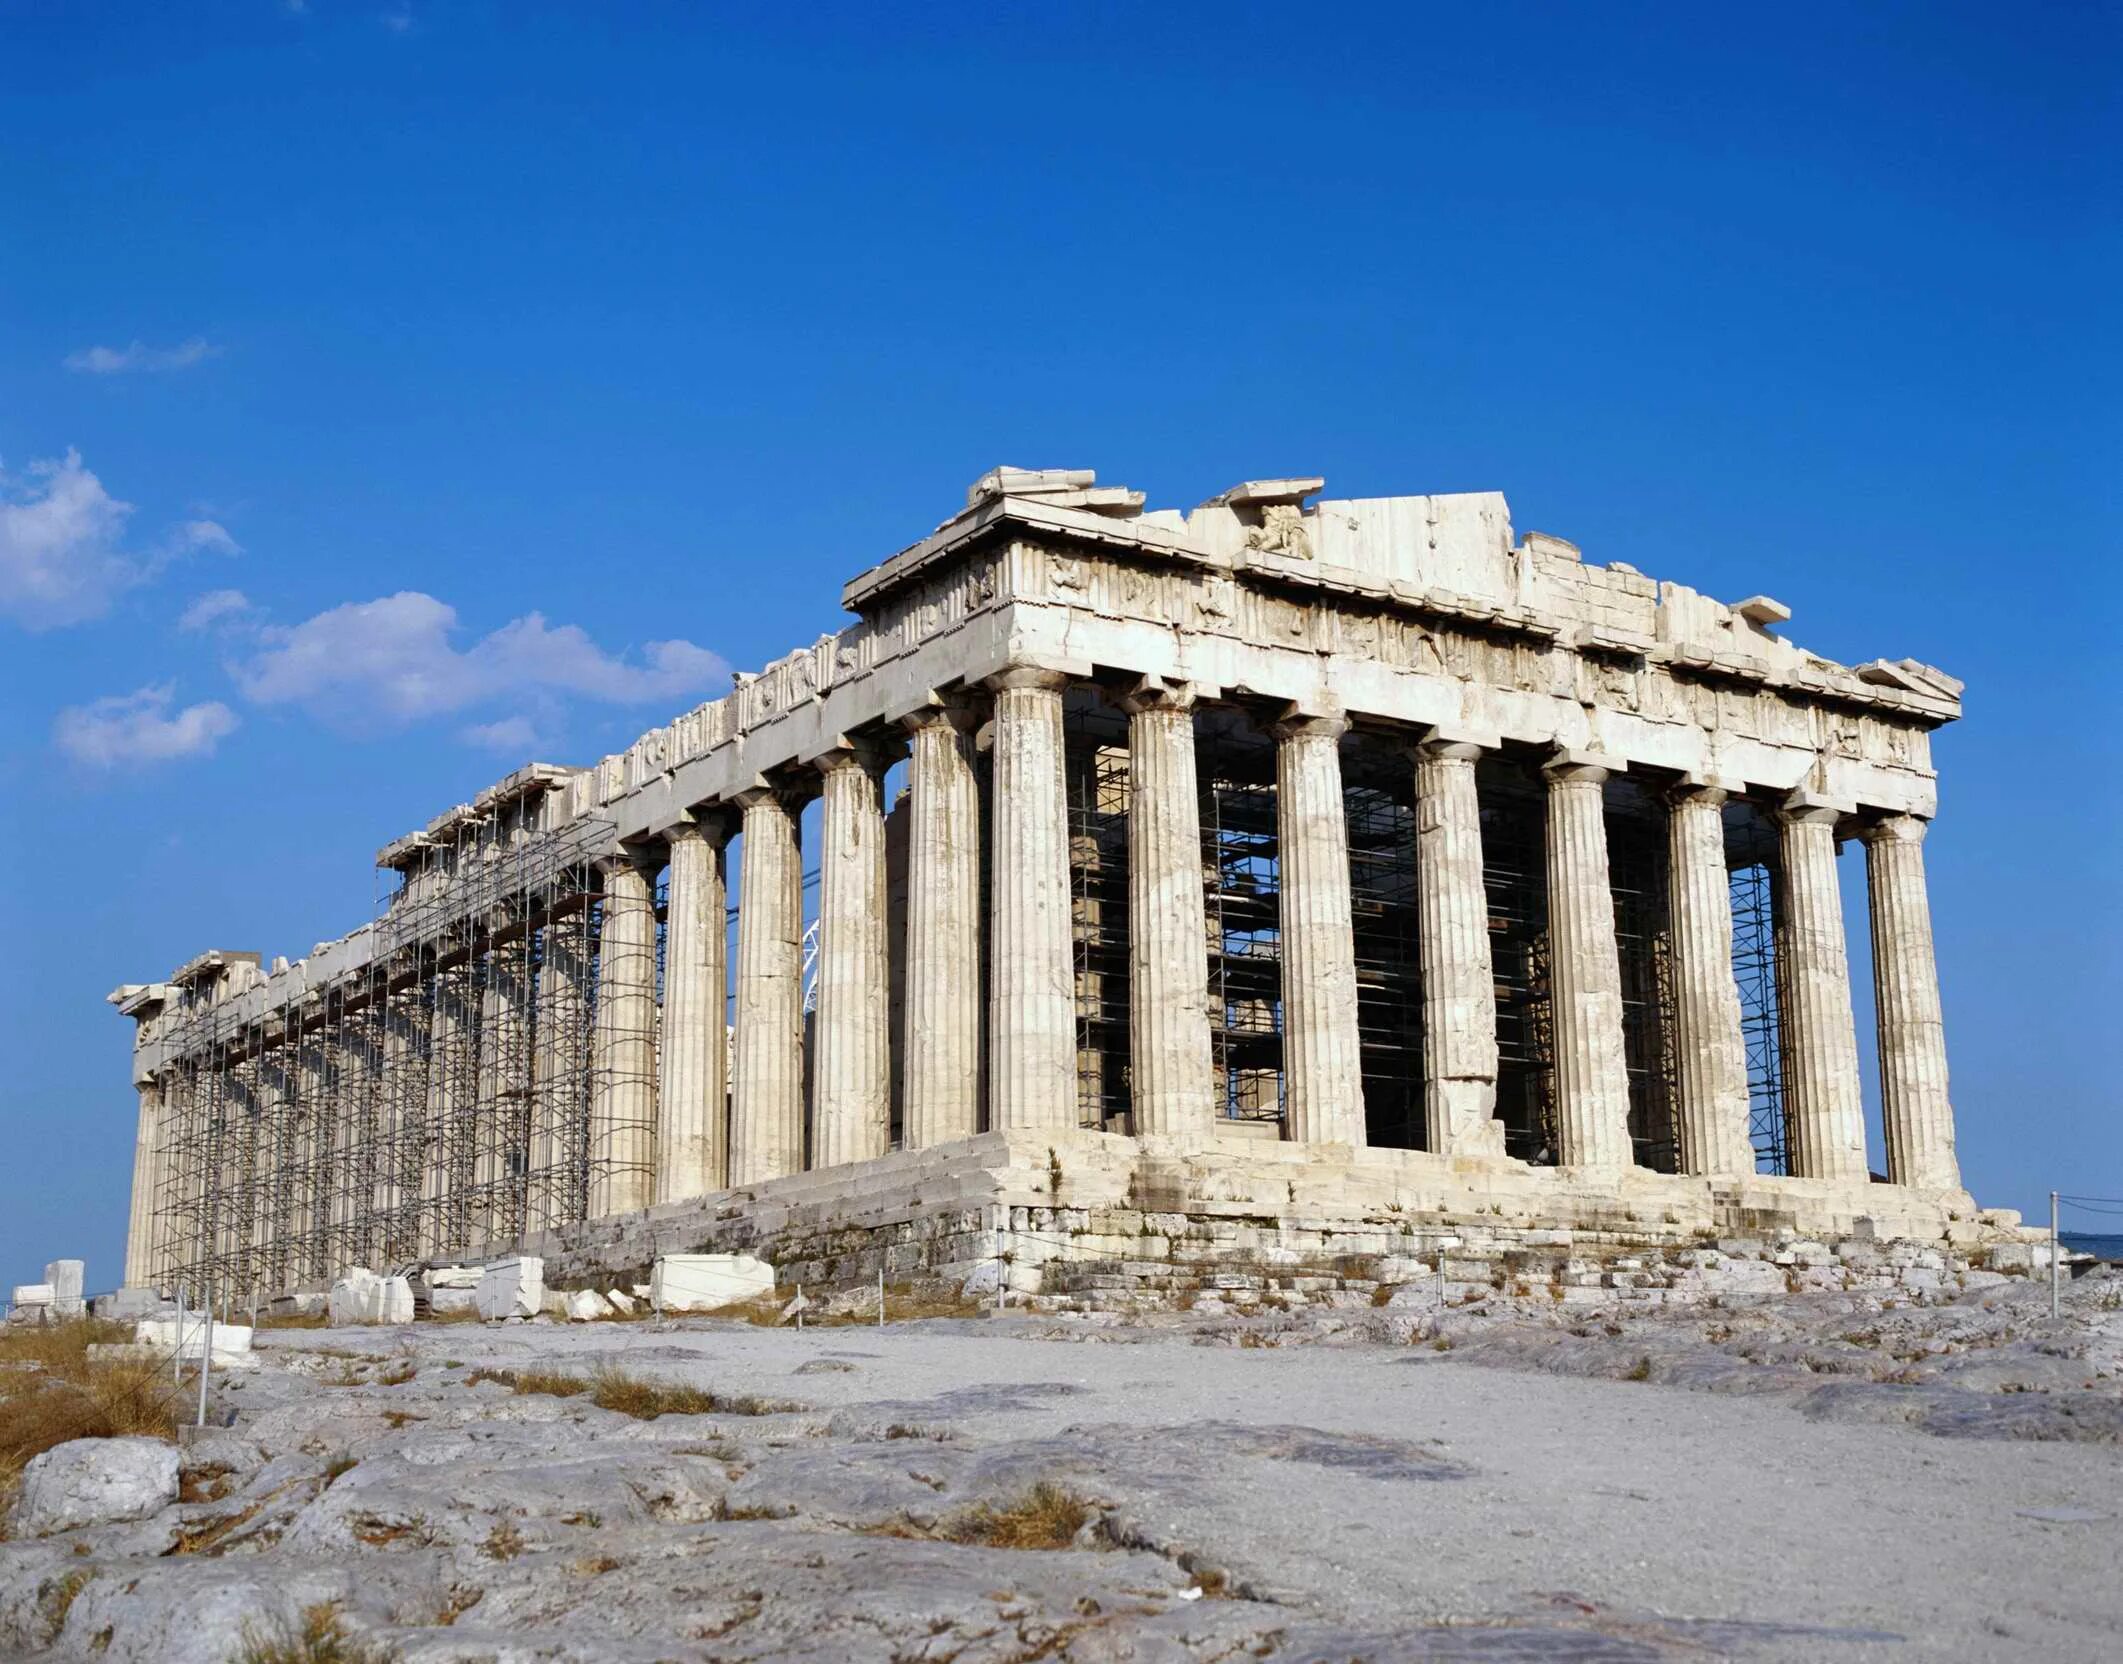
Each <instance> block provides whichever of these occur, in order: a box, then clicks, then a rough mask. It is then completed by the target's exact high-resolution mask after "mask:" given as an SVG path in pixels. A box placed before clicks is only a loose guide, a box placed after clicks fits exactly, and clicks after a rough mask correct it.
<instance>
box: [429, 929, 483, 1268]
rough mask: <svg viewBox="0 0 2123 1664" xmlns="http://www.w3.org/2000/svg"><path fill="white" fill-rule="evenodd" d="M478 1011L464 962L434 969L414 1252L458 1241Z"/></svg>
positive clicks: (438, 1249)
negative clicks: (460, 1179)
mask: <svg viewBox="0 0 2123 1664" xmlns="http://www.w3.org/2000/svg"><path fill="white" fill-rule="evenodd" d="M478 1039H479V1013H478V1008H477V1007H476V1006H475V1005H474V1004H473V1002H472V987H471V974H470V970H469V968H468V967H467V966H464V965H461V964H460V965H453V966H451V967H450V968H448V969H447V970H438V971H437V972H436V973H435V1003H434V1005H433V1006H432V1007H431V1008H430V1009H429V1012H428V1076H427V1094H428V1096H427V1115H426V1120H425V1122H424V1123H423V1127H424V1133H423V1143H422V1146H421V1149H422V1163H421V1167H422V1175H423V1176H422V1181H421V1188H420V1204H419V1210H418V1220H419V1222H418V1227H417V1231H416V1234H415V1237H414V1241H415V1243H416V1247H415V1249H414V1251H415V1252H416V1253H419V1254H423V1255H426V1254H435V1253H440V1252H443V1251H445V1250H447V1249H451V1248H457V1247H461V1246H463V1244H462V1243H460V1242H459V1241H458V1240H457V1237H458V1229H457V1224H458V1219H459V1215H460V1209H461V1208H462V1205H463V1202H464V1197H462V1196H461V1195H459V1194H458V1189H457V1180H458V1175H459V1173H460V1172H464V1173H469V1172H470V1170H471V1166H472V1162H471V1156H472V1152H473V1148H474V1145H473V1142H472V1137H471V1135H472V1132H473V1128H472V1125H471V1123H470V1122H469V1120H468V1119H467V1117H466V1115H465V1111H466V1110H467V1109H469V1108H471V1107H472V1105H471V1103H468V1102H467V1099H468V1098H471V1097H472V1096H473V1094H474V1093H475V1092H476V1089H477V1080H478V1075H477V1066H476V1064H477V1054H476V1050H475V1048H476V1047H477V1045H478Z"/></svg>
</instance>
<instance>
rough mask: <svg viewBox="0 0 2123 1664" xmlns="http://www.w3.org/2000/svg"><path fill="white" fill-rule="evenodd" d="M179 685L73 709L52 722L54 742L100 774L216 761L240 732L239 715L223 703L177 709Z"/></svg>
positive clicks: (113, 697)
mask: <svg viewBox="0 0 2123 1664" xmlns="http://www.w3.org/2000/svg"><path fill="white" fill-rule="evenodd" d="M175 697H176V687H175V685H174V684H172V683H169V682H164V683H162V684H161V685H159V686H151V687H144V688H141V689H139V690H137V691H136V692H133V693H121V694H112V695H111V696H110V697H108V698H105V699H97V700H93V701H91V702H90V703H89V704H86V705H70V706H68V707H67V708H66V709H65V710H63V711H61V712H60V713H59V715H58V717H57V719H56V720H55V721H54V722H53V723H52V740H53V743H54V744H56V745H57V746H58V747H59V749H60V750H61V751H63V752H65V753H66V755H67V756H69V757H71V758H73V759H74V761H76V762H77V763H81V764H83V765H84V766H86V767H89V768H93V769H99V770H106V771H108V770H115V769H121V768H128V767H135V766H138V765H141V764H145V763H166V762H173V761H175V760H177V759H179V758H182V757H210V756H212V755H213V752H214V747H215V746H217V745H219V744H220V743H221V741H222V740H224V739H226V738H227V737H228V736H229V735H230V734H233V733H234V732H235V731H236V728H237V726H238V719H237V716H236V713H235V712H234V711H232V710H230V709H229V708H228V707H227V706H226V705H224V704H222V703H221V702H220V701H219V700H218V699H210V700H206V701H204V702H202V703H200V704H197V705H186V706H185V707H184V708H183V709H182V710H179V711H174V712H173V711H172V710H171V709H170V706H171V704H172V702H173V701H174V699H175Z"/></svg>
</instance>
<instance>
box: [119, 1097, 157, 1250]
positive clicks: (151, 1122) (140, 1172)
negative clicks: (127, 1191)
mask: <svg viewBox="0 0 2123 1664" xmlns="http://www.w3.org/2000/svg"><path fill="white" fill-rule="evenodd" d="M161 1123H162V1088H161V1086H160V1085H159V1084H158V1083H157V1082H155V1081H152V1080H144V1081H142V1082H141V1083H140V1118H139V1121H138V1123H137V1124H136V1129H135V1133H134V1139H133V1206H132V1211H131V1213H130V1214H129V1215H128V1217H127V1221H126V1229H125V1286H126V1287H127V1288H146V1287H148V1286H149V1285H150V1284H151V1283H152V1282H153V1281H154V1277H155V1240H154V1239H155V1218H156V1213H157V1209H156V1206H155V1200H156V1197H155V1193H156V1190H157V1188H158V1181H159V1177H160V1175H159V1173H158V1170H157V1168H158V1150H157V1145H158V1143H159V1140H160V1137H161Z"/></svg>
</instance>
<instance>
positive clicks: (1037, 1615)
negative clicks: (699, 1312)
mask: <svg viewBox="0 0 2123 1664" xmlns="http://www.w3.org/2000/svg"><path fill="white" fill-rule="evenodd" d="M849 1303H850V1304H851V1305H852V1304H859V1302H855V1301H851V1302H849ZM1205 1304H1206V1307H1207V1309H1204V1308H1203V1305H1197V1307H1196V1308H1195V1309H1194V1310H1191V1311H1186V1312H1161V1313H1159V1312H1150V1313H1138V1314H1120V1313H1095V1314H1090V1315H1052V1314H1050V1315H1011V1316H1003V1317H993V1316H988V1317H974V1318H957V1319H941V1320H936V1319H932V1320H927V1321H921V1322H908V1323H895V1324H892V1325H890V1326H888V1327H885V1328H882V1329H880V1328H875V1327H863V1326H852V1325H851V1326H839V1327H832V1326H815V1325H814V1326H812V1327H809V1328H807V1329H805V1330H803V1331H802V1332H798V1331H796V1330H794V1329H792V1328H762V1327H757V1326H754V1325H751V1324H747V1323H740V1322H734V1321H728V1320H716V1319H706V1318H698V1319H688V1320H679V1321H673V1322H666V1323H658V1322H653V1321H641V1322H611V1323H599V1324H585V1325H572V1326H571V1325H564V1324H553V1323H549V1322H536V1323H529V1324H512V1325H506V1326H498V1327H481V1326H478V1325H474V1324H437V1323H422V1324H419V1325H415V1326H410V1327H404V1328H395V1329H382V1328H371V1329H340V1330H282V1331H270V1332H265V1333H261V1334H260V1336H259V1337H258V1342H259V1347H260V1350H261V1353H262V1362H261V1365H260V1367H258V1368H257V1369H255V1370H252V1371H249V1372H247V1373H245V1374H242V1375H232V1376H230V1377H229V1378H228V1379H227V1380H226V1382H225V1383H221V1384H219V1385H218V1386H217V1391H216V1396H215V1405H216V1410H217V1416H216V1420H219V1421H226V1422H227V1423H228V1424H227V1425H225V1426H218V1427H215V1428H212V1429H210V1430H209V1431H208V1432H207V1433H206V1434H205V1435H204V1436H201V1437H198V1438H196V1439H193V1440H190V1441H188V1442H187V1443H186V1444H185V1445H184V1447H183V1449H182V1450H181V1452H179V1460H178V1462H177V1463H174V1464H171V1463H168V1461H167V1457H166V1454H161V1455H159V1456H158V1448H157V1447H155V1446H153V1445H152V1444H150V1443H147V1442H145V1441H143V1442H142V1444H140V1445H133V1444H129V1443H127V1444H120V1443H119V1442H117V1441H101V1444H102V1446H103V1448H102V1449H101V1450H100V1451H99V1449H98V1448H97V1445H96V1444H94V1443H84V1444H81V1445H74V1446H66V1447H62V1449H61V1450H60V1451H58V1452H55V1453H54V1454H53V1455H52V1456H51V1457H47V1458H43V1459H41V1461H42V1463H43V1464H44V1466H43V1467H42V1468H41V1469H33V1470H32V1472H31V1473H30V1475H29V1476H28V1481H29V1482H28V1483H26V1484H25V1486H24V1488H23V1491H22V1495H21V1497H20V1499H18V1501H17V1503H16V1506H15V1513H14V1517H13V1519H12V1522H11V1529H12V1540H10V1541H7V1542H5V1543H0V1652H4V1651H6V1650H7V1649H9V1648H12V1649H14V1650H15V1651H16V1652H18V1653H21V1654H24V1655H34V1656H39V1657H43V1656H52V1657H65V1658H102V1659H107V1660H113V1661H116V1660H127V1659H140V1660H158V1661H165V1660H166V1661H170V1664H181V1661H193V1660H196V1661H199V1664H223V1661H224V1660H231V1659H240V1658H244V1657H245V1656H246V1649H247V1647H248V1656H250V1657H252V1658H256V1659H260V1660H266V1659H301V1658H309V1659H313V1660H318V1661H320V1664H321V1661H323V1660H326V1659H330V1658H337V1659H351V1658H364V1657H365V1658H372V1659H379V1660H380V1659H386V1658H390V1659H399V1660H405V1661H408V1664H411V1661H441V1660H464V1661H470V1660H474V1659H478V1660H489V1659H491V1660H496V1661H510V1664H513V1661H516V1660H532V1659H541V1660H544V1659H552V1660H578V1659H579V1660H640V1661H644V1664H646V1661H650V1660H663V1659H726V1660H746V1661H751V1660H820V1661H825V1660H872V1659H874V1660H879V1661H893V1664H898V1661H915V1660H920V1661H934V1664H943V1661H946V1660H962V1661H965V1664H1004V1661H1026V1660H1035V1659H1057V1660H1070V1661H1075V1664H1092V1661H1121V1660H1142V1661H1149V1660H1173V1661H1180V1660H1188V1661H1194V1660H1201V1661H1207V1660H1223V1659H1230V1660H1237V1659H1277V1660H1293V1661H1294V1660H1319V1661H1322V1664H1324V1661H1329V1660H1333V1661H1353V1660H1365V1661H1367V1664H1391V1661H1395V1660H1412V1659H1448V1660H1459V1659H1468V1660H1473V1659H1481V1660H1518V1659H1526V1660H1535V1659H1538V1660H1557V1661H1563V1660H1567V1661H1572V1664H1610V1661H1611V1664H1621V1661H1636V1660H1643V1661H1654V1660H1681V1659H1689V1660H1695V1659H1706V1658H1734V1659H1779V1660H1781V1659H1815V1658H1818V1659H1825V1660H1836V1661H1850V1664H1859V1661H1864V1660H1873V1659H1903V1660H1918V1659H1922V1660H1934V1659H1993V1658H1994V1659H2008V1658H2011V1659H2019V1658H2025V1657H2040V1658H2044V1659H2056V1660H2096V1659H2113V1658H2116V1657H2119V1656H2123V1591H2119V1590H2118V1588H2117V1586H2116V1581H2115V1578H2114V1574H2113V1568H2114V1565H2115V1562H2116V1558H2117V1548H2118V1545H2119V1544H2123V1536H2119V1526H2123V1518H2119V1516H2123V1443H2119V1441H2123V1277H2115V1276H2112V1275H2109V1274H2102V1273H2097V1274H2095V1275H2092V1276H2087V1277H2082V1278H2081V1279H2080V1280H2079V1281H2078V1282H2076V1283H2075V1284H2074V1285H2072V1287H2071V1289H2070V1290H2069V1293H2068V1296H2067V1312H2066V1315H2065V1316H2064V1318H2063V1319H2062V1320H2061V1321H2055V1322H2053V1321H2052V1320H2050V1318H2049V1317H2048V1315H2047V1290H2046V1287H2043V1286H2041V1285H2039V1284H2029V1283H2026V1282H2022V1281H2018V1280H2014V1281H2011V1282H2005V1283H2000V1284H1995V1285H1993V1286H1988V1287H1983V1288H1979V1289H1973V1290H1967V1291H1955V1290H1951V1289H1944V1290H1941V1291H1939V1292H1938V1293H1937V1294H1936V1295H1935V1296H1933V1297H1931V1298H1930V1299H1928V1300H1926V1299H1920V1298H1911V1297H1907V1296H1895V1295H1883V1294H1881V1293H1878V1292H1850V1291H1835V1290H1820V1291H1818V1292H1812V1293H1802V1294H1796V1295H1794V1294H1789V1293H1781V1294H1775V1295H1764V1296H1762V1297H1760V1298H1755V1299H1747V1300H1737V1299H1720V1300H1717V1301H1714V1302H1697V1303H1691V1304H1677V1303H1664V1304H1648V1305H1647V1304H1642V1303H1631V1302H1628V1301H1623V1300H1613V1301H1610V1302H1608V1303H1605V1304H1598V1305H1595V1304H1589V1303H1577V1302H1566V1301H1563V1300H1561V1299H1560V1298H1558V1297H1557V1296H1556V1295H1555V1294H1554V1293H1553V1291H1550V1290H1547V1289H1538V1290H1533V1291H1530V1292H1524V1293H1519V1292H1513V1291H1511V1290H1509V1289H1501V1290H1497V1291H1494V1292H1492V1293H1490V1294H1488V1295H1485V1296H1484V1295H1476V1296H1470V1295H1468V1294H1466V1293H1464V1292H1462V1293H1459V1294H1450V1293H1448V1295H1447V1298H1446V1302H1445V1303H1441V1302H1440V1301H1439V1299H1438V1296H1437V1293H1436V1291H1435V1290H1434V1289H1432V1288H1429V1287H1426V1286H1418V1285H1414V1284H1410V1285H1406V1286H1403V1287H1401V1288H1399V1289H1398V1290H1395V1291H1392V1292H1390V1293H1387V1294H1384V1295H1382V1296H1381V1297H1380V1298H1379V1299H1378V1301H1377V1303H1375V1304H1374V1303H1371V1302H1369V1301H1359V1302H1350V1301H1348V1300H1346V1299H1344V1300H1342V1301H1340V1302H1338V1303H1334V1302H1330V1303H1319V1304H1308V1305H1303V1306H1301V1307H1298V1308H1296V1309H1291V1310H1283V1311H1273V1310H1259V1311H1254V1312H1251V1313H1240V1312H1236V1311H1232V1310H1218V1309H1216V1307H1217V1304H1218V1303H1217V1302H1215V1301H1210V1302H1206V1303H1205ZM81 1453H86V1454H81ZM99 1463H100V1464H103V1465H104V1466H105V1467H108V1468H109V1469H110V1470H111V1471H110V1472H109V1473H107V1474H106V1473H102V1472H100V1470H98V1464H99ZM92 1470H94V1471H92ZM120 1470H123V1471H120ZM172 1487H174V1488H176V1489H177V1490H178V1493H179V1494H177V1495H175V1496H169V1495H168V1490H169V1488H172ZM114 1511H115V1512H129V1511H130V1512H138V1513H139V1514H140V1515H141V1517H138V1518H132V1519H124V1520H119V1519H106V1520H105V1522H104V1523H94V1524H72V1525H68V1524H67V1521H68V1520H78V1519H86V1518H97V1517H101V1516H103V1515H107V1514H108V1513H111V1512H114ZM47 1531H48V1532H49V1534H38V1533H42V1532H47ZM305 1625H307V1627H308V1631H309V1633H308V1636H307V1638H305V1637H304V1634H303V1631H304V1628H305Z"/></svg>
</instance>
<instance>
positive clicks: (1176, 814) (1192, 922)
mask: <svg viewBox="0 0 2123 1664" xmlns="http://www.w3.org/2000/svg"><path fill="white" fill-rule="evenodd" d="M1121 706H1122V709H1124V710H1125V711H1127V713H1128V1050H1129V1058H1130V1087H1131V1096H1132V1107H1133V1109H1134V1130H1135V1132H1136V1135H1137V1136H1138V1137H1144V1136H1148V1135H1151V1134H1159V1133H1176V1134H1197V1135H1200V1134H1206V1133H1208V1132H1209V1131H1211V1130H1212V1128H1213V1126H1214V1124H1215V1117H1216V1082H1215V1076H1214V1065H1213V1063H1212V1061H1211V1058H1210V1052H1209V927H1208V922H1207V918H1206V916H1205V910H1204V907H1203V902H1202V825H1201V800H1200V796H1199V787H1198V785H1197V783H1196V780H1195V775H1194V691H1193V689H1191V688H1188V687H1184V686H1172V685H1167V684H1164V683H1157V682H1144V683H1142V684H1141V685H1139V686H1138V687H1137V688H1136V690H1135V691H1134V693H1132V694H1131V695H1130V696H1129V697H1128V698H1126V699H1124V700H1123V701H1122V702H1121Z"/></svg>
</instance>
